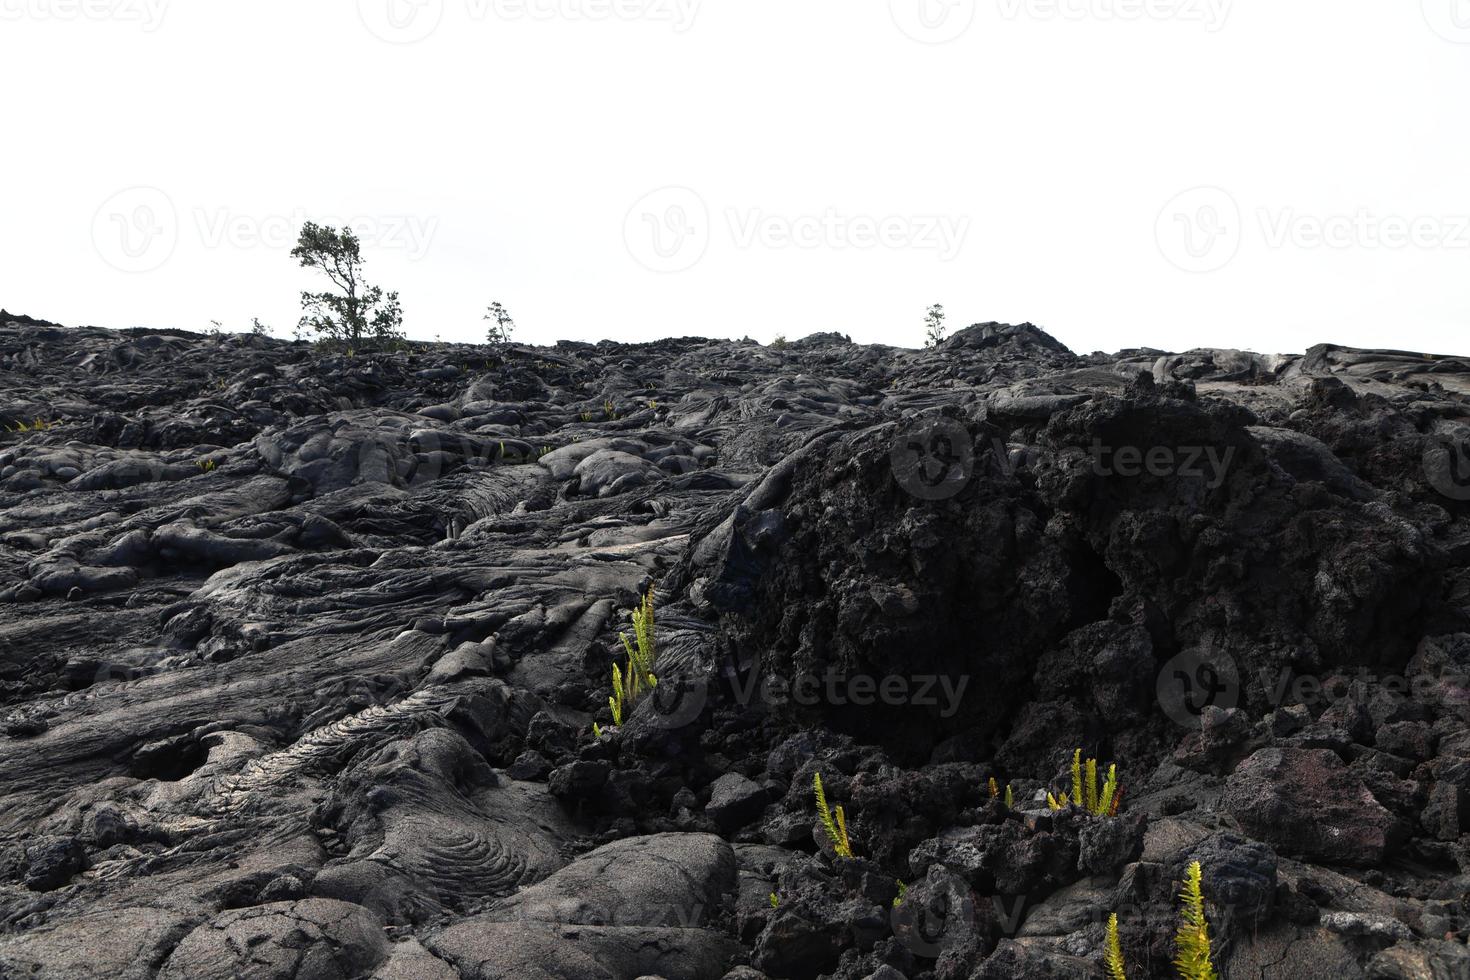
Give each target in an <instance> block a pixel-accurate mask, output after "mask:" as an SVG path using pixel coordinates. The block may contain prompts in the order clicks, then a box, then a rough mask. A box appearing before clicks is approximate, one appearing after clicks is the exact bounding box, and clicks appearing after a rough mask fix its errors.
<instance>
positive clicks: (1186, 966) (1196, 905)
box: [1174, 861, 1218, 980]
mask: <svg viewBox="0 0 1470 980" xmlns="http://www.w3.org/2000/svg"><path fill="white" fill-rule="evenodd" d="M1202 875H1203V873H1202V871H1201V870H1200V865H1199V862H1198V861H1195V862H1194V863H1192V864H1191V865H1190V866H1189V870H1188V871H1186V872H1185V873H1184V888H1183V890H1182V892H1181V894H1180V909H1179V931H1178V932H1177V933H1175V935H1174V954H1175V955H1174V967H1175V968H1176V969H1177V970H1178V971H1179V976H1180V978H1181V980H1218V974H1216V973H1215V965H1214V963H1212V962H1210V926H1209V923H1208V922H1206V921H1205V897H1204V893H1203V892H1202V891H1201V890H1200V879H1201V877H1202Z"/></svg>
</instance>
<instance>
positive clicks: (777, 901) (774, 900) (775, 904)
mask: <svg viewBox="0 0 1470 980" xmlns="http://www.w3.org/2000/svg"><path fill="white" fill-rule="evenodd" d="M780 907H781V897H780V896H779V895H777V894H776V893H775V892H771V908H773V909H778V908H780Z"/></svg>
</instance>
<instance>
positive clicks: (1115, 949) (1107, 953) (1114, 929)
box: [1103, 912, 1128, 980]
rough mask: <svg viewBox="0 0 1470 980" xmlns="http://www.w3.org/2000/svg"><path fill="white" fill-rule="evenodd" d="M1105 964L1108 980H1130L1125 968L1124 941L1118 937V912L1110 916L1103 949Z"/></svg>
mask: <svg viewBox="0 0 1470 980" xmlns="http://www.w3.org/2000/svg"><path fill="white" fill-rule="evenodd" d="M1103 966H1104V967H1106V968H1107V971H1108V980H1128V974H1127V973H1125V972H1124V970H1123V943H1122V941H1121V940H1120V939H1119V938H1118V913H1116V912H1114V913H1113V914H1112V915H1110V916H1108V941H1107V947H1106V948H1105V949H1104V950H1103Z"/></svg>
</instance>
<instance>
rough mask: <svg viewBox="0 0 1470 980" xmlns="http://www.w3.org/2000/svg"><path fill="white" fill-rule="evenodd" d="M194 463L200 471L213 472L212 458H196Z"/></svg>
mask: <svg viewBox="0 0 1470 980" xmlns="http://www.w3.org/2000/svg"><path fill="white" fill-rule="evenodd" d="M194 465H196V466H198V467H199V472H201V473H213V472H214V460H212V459H201V460H198V461H197V462H196V463H195V464H194Z"/></svg>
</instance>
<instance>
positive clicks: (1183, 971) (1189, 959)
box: [1103, 861, 1219, 980]
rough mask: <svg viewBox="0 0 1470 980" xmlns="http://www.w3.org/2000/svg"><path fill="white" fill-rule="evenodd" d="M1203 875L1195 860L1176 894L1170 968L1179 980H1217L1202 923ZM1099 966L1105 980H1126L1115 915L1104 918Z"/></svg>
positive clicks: (1208, 930)
mask: <svg viewBox="0 0 1470 980" xmlns="http://www.w3.org/2000/svg"><path fill="white" fill-rule="evenodd" d="M1202 876H1203V873H1202V871H1201V869H1200V865H1199V862H1198V861H1195V862H1194V863H1193V864H1191V865H1190V866H1189V869H1188V870H1187V871H1186V872H1185V874H1184V887H1183V889H1182V890H1181V892H1180V902H1181V907H1180V910H1179V931H1178V932H1177V933H1175V936H1174V947H1175V949H1174V954H1175V955H1174V968H1175V969H1176V970H1178V971H1179V980H1219V974H1217V973H1216V972H1215V964H1214V963H1213V962H1211V960H1210V926H1209V923H1208V922H1206V921H1205V897H1204V893H1203V892H1202V891H1201V889H1200V878H1201V877H1202ZM1103 966H1104V968H1105V970H1106V972H1107V975H1108V980H1128V976H1127V974H1126V973H1125V972H1124V967H1123V944H1122V942H1121V940H1120V939H1119V937H1118V916H1117V915H1116V914H1114V915H1111V916H1109V917H1108V932H1107V939H1106V941H1105V944H1104V946H1103Z"/></svg>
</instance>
